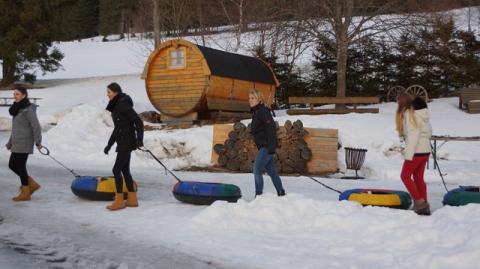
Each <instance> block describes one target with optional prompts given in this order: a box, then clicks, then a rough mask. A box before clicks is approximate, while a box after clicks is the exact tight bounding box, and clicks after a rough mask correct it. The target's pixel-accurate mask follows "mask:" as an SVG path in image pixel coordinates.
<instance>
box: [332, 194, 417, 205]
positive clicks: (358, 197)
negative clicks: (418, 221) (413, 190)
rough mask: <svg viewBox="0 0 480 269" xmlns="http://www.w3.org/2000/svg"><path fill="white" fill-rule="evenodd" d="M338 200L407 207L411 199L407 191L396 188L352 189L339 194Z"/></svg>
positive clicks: (410, 203)
mask: <svg viewBox="0 0 480 269" xmlns="http://www.w3.org/2000/svg"><path fill="white" fill-rule="evenodd" d="M339 200H340V201H342V200H347V201H355V202H358V203H360V204H362V205H363V206H369V205H370V206H383V207H390V208H398V209H408V208H410V205H412V199H411V198H410V195H409V194H408V193H407V192H404V191H397V190H377V189H352V190H347V191H344V192H342V193H341V194H340V197H339Z"/></svg>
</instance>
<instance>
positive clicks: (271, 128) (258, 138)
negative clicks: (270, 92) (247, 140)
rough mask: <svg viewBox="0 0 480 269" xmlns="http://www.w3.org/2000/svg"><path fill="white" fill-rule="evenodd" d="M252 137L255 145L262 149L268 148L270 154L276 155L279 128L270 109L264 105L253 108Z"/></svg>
mask: <svg viewBox="0 0 480 269" xmlns="http://www.w3.org/2000/svg"><path fill="white" fill-rule="evenodd" d="M251 112H252V135H253V138H254V140H255V145H257V148H258V149H260V148H262V147H266V148H267V150H268V153H270V154H274V153H275V149H276V148H277V127H276V125H275V121H274V120H273V117H272V114H271V112H270V109H269V108H268V107H266V106H265V105H263V104H258V105H256V106H254V107H252V108H251Z"/></svg>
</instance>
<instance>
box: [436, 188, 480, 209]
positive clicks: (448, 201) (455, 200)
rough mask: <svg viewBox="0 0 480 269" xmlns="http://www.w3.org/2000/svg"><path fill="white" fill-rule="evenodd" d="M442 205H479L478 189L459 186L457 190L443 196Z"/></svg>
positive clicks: (479, 189)
mask: <svg viewBox="0 0 480 269" xmlns="http://www.w3.org/2000/svg"><path fill="white" fill-rule="evenodd" d="M443 204H444V205H450V206H462V205H467V204H480V187H478V186H460V187H459V188H456V189H453V190H451V191H449V192H447V194H445V196H444V197H443Z"/></svg>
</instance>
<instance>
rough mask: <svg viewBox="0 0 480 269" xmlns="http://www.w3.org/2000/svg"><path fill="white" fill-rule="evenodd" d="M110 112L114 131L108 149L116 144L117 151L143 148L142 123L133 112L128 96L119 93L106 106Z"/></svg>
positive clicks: (130, 99)
mask: <svg viewBox="0 0 480 269" xmlns="http://www.w3.org/2000/svg"><path fill="white" fill-rule="evenodd" d="M107 110H108V111H110V112H112V119H113V124H114V127H115V128H114V129H113V132H112V135H111V136H110V139H109V140H108V147H109V148H110V147H112V146H113V144H114V143H115V142H116V143H117V152H118V151H132V150H135V149H137V148H138V147H139V146H143V122H142V120H141V119H140V117H139V116H138V114H137V112H135V110H133V101H132V98H130V96H128V95H126V94H124V93H120V94H118V95H117V96H115V97H114V98H113V99H112V100H111V101H110V102H109V103H108V106H107Z"/></svg>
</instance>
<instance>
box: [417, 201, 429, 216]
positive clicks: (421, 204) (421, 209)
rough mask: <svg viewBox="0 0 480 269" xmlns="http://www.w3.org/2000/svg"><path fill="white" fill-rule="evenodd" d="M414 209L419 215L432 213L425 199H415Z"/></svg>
mask: <svg viewBox="0 0 480 269" xmlns="http://www.w3.org/2000/svg"><path fill="white" fill-rule="evenodd" d="M413 211H415V213H417V214H418V215H426V216H428V215H430V205H429V204H428V202H427V201H425V200H424V199H419V200H415V201H414V202H413Z"/></svg>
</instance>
